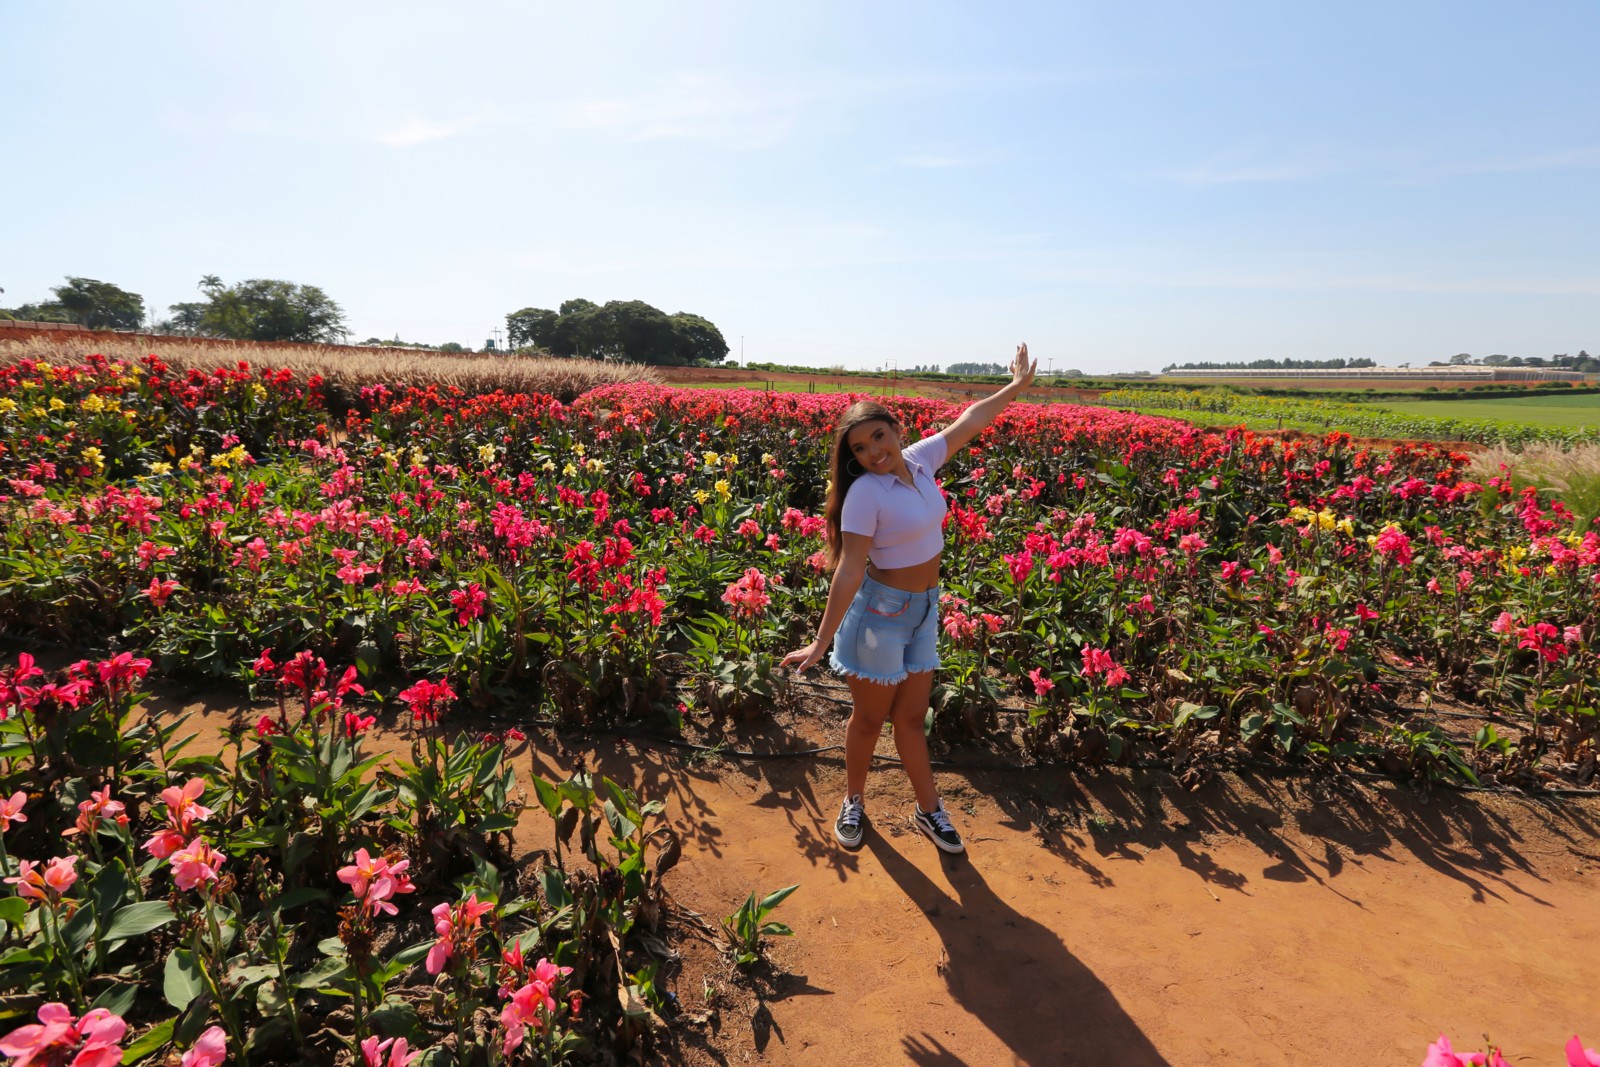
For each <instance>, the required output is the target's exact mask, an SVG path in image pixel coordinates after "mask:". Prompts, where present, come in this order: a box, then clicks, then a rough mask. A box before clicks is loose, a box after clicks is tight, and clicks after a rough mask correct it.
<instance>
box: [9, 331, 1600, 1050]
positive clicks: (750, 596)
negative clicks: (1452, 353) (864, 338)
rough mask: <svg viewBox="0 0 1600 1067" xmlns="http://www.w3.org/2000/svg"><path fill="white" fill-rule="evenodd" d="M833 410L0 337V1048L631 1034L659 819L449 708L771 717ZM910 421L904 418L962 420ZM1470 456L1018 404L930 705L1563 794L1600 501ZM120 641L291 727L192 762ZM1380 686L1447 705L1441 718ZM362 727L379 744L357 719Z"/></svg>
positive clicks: (967, 543) (794, 642) (815, 592)
mask: <svg viewBox="0 0 1600 1067" xmlns="http://www.w3.org/2000/svg"><path fill="white" fill-rule="evenodd" d="M849 402H850V398H849V397H847V396H830V395H799V394H769V393H758V392H751V391H694V390H675V389H670V388H665V387H661V386H657V385H652V384H647V383H638V384H625V385H612V386H605V387H601V388H598V389H594V390H591V391H588V392H586V393H584V394H583V395H582V396H580V397H578V398H577V399H576V400H574V401H573V402H572V403H570V404H563V403H561V402H559V401H557V400H555V399H553V398H552V397H550V396H547V395H540V394H521V393H506V392H488V393H481V392H475V391H474V390H471V389H468V388H462V387H461V386H450V385H432V386H428V387H426V388H418V387H399V386H395V387H392V388H391V387H390V386H388V385H384V384H378V383H373V384H368V385H366V386H364V387H360V388H359V390H356V389H352V388H350V387H348V386H345V387H342V388H341V389H339V390H338V391H337V394H336V395H334V391H333V390H331V389H330V388H329V387H328V383H327V382H325V381H324V380H323V379H320V378H318V377H315V376H312V377H301V376H299V375H296V374H295V373H293V372H290V371H282V370H270V369H256V368H251V367H249V366H247V365H244V364H240V365H237V366H234V367H220V368H217V369H214V370H209V371H206V370H201V369H192V370H189V371H186V372H179V371H175V370H173V369H172V368H170V367H168V366H167V365H165V364H164V363H162V362H161V360H159V359H157V358H155V357H148V358H145V359H142V360H137V361H131V362H130V361H122V360H107V359H104V358H100V357H89V358H87V359H84V360H82V361H80V362H76V363H71V364H62V365H52V364H50V363H45V362H39V361H37V360H33V359H24V360H21V361H19V362H16V363H13V364H10V365H7V366H5V367H0V440H3V441H4V442H5V444H4V445H3V446H0V447H3V451H0V512H3V514H4V516H5V522H4V525H3V527H0V629H3V630H4V631H6V632H7V633H8V634H10V635H12V636H15V637H22V638H27V639H29V640H32V641H33V642H35V645H34V646H33V647H34V651H35V653H37V654H38V655H40V656H41V657H42V656H43V655H44V650H46V649H54V648H64V649H65V650H66V654H65V655H64V656H60V657H58V658H59V659H60V660H61V664H62V665H61V666H60V667H59V669H56V670H45V669H43V668H41V667H40V666H38V665H37V663H36V660H35V658H34V656H33V655H30V654H27V653H22V654H18V655H13V656H10V657H8V658H7V659H6V660H4V661H0V711H3V712H4V713H5V718H4V721H3V722H0V796H5V797H9V798H10V799H9V800H6V801H4V804H3V806H0V822H3V823H5V826H6V832H5V834H4V838H3V841H4V845H5V847H6V850H7V851H6V853H5V854H4V855H3V856H0V864H3V865H4V866H5V868H6V873H7V875H9V876H10V879H11V881H12V883H13V885H14V887H15V890H16V892H15V894H14V895H11V896H7V897H4V898H0V920H3V922H4V924H5V926H4V929H5V932H4V938H3V940H0V986H4V987H5V988H6V990H7V991H8V993H11V994H15V995H16V996H17V997H18V998H20V1001H21V1002H24V1003H27V1004H28V1005H30V1007H29V1009H28V1011H29V1015H30V1017H32V1015H33V1013H34V1011H35V1009H37V1012H38V1019H39V1022H38V1024H37V1026H36V1028H35V1029H33V1030H30V1031H28V1033H27V1034H26V1035H25V1036H24V1037H18V1036H16V1035H15V1034H13V1036H12V1037H10V1038H0V1051H6V1052H8V1053H9V1054H12V1055H18V1053H17V1052H15V1051H13V1050H12V1048H11V1047H9V1046H8V1045H7V1044H6V1042H8V1041H9V1042H11V1044H12V1045H17V1044H18V1043H19V1042H23V1041H24V1040H26V1041H33V1042H35V1043H36V1044H37V1043H39V1042H45V1041H47V1040H48V1041H54V1042H57V1046H51V1047H59V1048H63V1049H65V1048H80V1049H90V1048H91V1044H92V1043H94V1042H100V1043H101V1045H100V1046H96V1047H106V1048H109V1047H112V1046H115V1047H118V1048H121V1049H122V1053H119V1055H124V1054H125V1055H124V1061H125V1062H133V1061H134V1060H137V1059H139V1058H141V1057H144V1056H148V1057H152V1060H153V1061H154V1059H153V1058H154V1057H156V1056H157V1055H158V1054H161V1053H162V1052H163V1050H165V1049H168V1048H175V1049H177V1050H180V1051H182V1052H184V1053H185V1055H186V1059H185V1062H186V1063H191V1064H193V1063H216V1062H220V1059H219V1058H216V1057H220V1056H221V1055H224V1054H225V1055H227V1056H228V1057H229V1060H230V1062H241V1063H243V1062H248V1061H249V1059H251V1058H254V1059H256V1060H257V1061H258V1062H282V1061H284V1059H285V1053H284V1050H285V1049H294V1048H300V1049H305V1048H310V1049H314V1050H316V1054H317V1055H318V1056H319V1057H321V1058H322V1059H324V1060H326V1061H329V1062H331V1061H332V1060H333V1059H334V1058H336V1057H337V1056H338V1055H341V1054H342V1055H345V1056H351V1057H354V1062H357V1063H365V1064H384V1065H391V1067H392V1065H395V1064H399V1065H401V1067H404V1065H405V1064H407V1063H413V1062H414V1063H419V1064H422V1063H426V1064H434V1063H452V1062H559V1061H561V1060H562V1059H567V1058H578V1059H581V1058H584V1057H587V1056H596V1055H598V1053H597V1051H596V1050H599V1049H605V1050H608V1054H615V1053H617V1052H618V1050H624V1051H625V1050H626V1049H629V1048H635V1047H637V1048H645V1047H647V1046H648V1044H649V1042H650V1040H651V1036H650V1035H651V1033H652V1031H653V1029H654V1028H655V1027H657V1026H658V1025H659V1019H660V1017H662V1016H666V1015H669V1014H670V1010H669V1004H668V1000H667V998H666V995H665V993H664V991H663V990H662V989H661V988H660V987H659V986H658V985H657V983H656V976H657V974H658V971H659V968H660V966H661V964H662V956H661V955H660V952H659V950H658V947H656V946H659V945H660V941H659V934H660V930H661V926H660V924H661V923H662V921H663V918H662V913H663V909H664V899H663V895H662V892H663V890H662V879H663V878H664V877H665V876H667V874H668V873H669V871H670V869H671V867H672V866H673V864H674V863H675V862H676V859H677V855H678V852H679V846H678V842H677V839H676V837H675V835H674V834H673V832H672V831H671V830H670V828H667V827H665V826H663V825H660V821H659V819H658V818H657V815H658V813H659V805H657V804H654V803H649V802H646V801H644V800H641V798H639V797H637V796H635V795H633V794H632V793H631V792H629V791H628V790H627V789H626V788H623V787H622V786H619V785H617V784H615V783H613V782H610V781H607V780H605V779H603V778H600V777H599V776H591V775H586V774H583V773H581V772H580V773H579V774H577V775H575V776H574V777H573V778H572V779H571V780H569V781H566V782H545V781H542V780H537V779H533V780H526V781H522V780H519V779H518V778H517V777H516V775H515V774H514V773H513V771H512V770H511V768H510V767H509V766H508V764H507V763H506V760H505V751H506V748H505V746H506V745H508V744H510V745H515V744H518V743H520V742H521V741H522V740H524V739H523V738H522V737H521V736H520V731H516V730H513V731H510V732H509V733H507V734H505V735H502V736H487V737H486V736H484V735H483V734H482V732H481V730H478V731H475V730H473V729H472V727H471V723H472V717H473V715H474V714H475V713H477V712H482V711H489V710H497V711H499V712H501V713H504V712H506V711H507V709H512V708H515V709H520V710H519V713H520V714H524V715H526V716H527V717H528V721H529V722H534V721H537V722H541V723H552V722H553V723H563V724H570V725H574V726H580V727H581V726H591V727H599V726H615V725H618V724H620V723H641V724H649V725H650V726H651V727H653V728H656V729H663V728H677V729H686V730H688V729H694V730H715V729H717V728H718V725H719V724H722V723H725V722H729V721H733V720H739V719H745V718H748V717H751V716H759V715H762V714H765V713H767V712H769V711H770V710H771V709H773V708H774V707H779V708H792V707H794V706H795V705H796V704H797V702H801V701H803V699H804V693H805V686H804V685H802V684H798V683H796V681H795V680H793V679H790V678H788V677H785V676H784V675H782V674H781V673H780V672H778V671H777V670H776V669H775V664H776V663H777V661H778V660H779V659H780V658H781V656H782V655H783V654H784V653H785V652H787V651H789V650H790V649H792V648H795V647H798V646H799V645H801V644H803V643H804V642H805V641H806V640H808V639H809V638H810V636H811V634H812V633H813V632H814V627H815V623H816V619H817V618H818V616H819V615H820V612H821V610H822V606H823V603H824V601H825V599H826V595H827V575H826V574H825V573H824V571H823V551H822V550H823V547H824V546H823V544H822V541H821V539H820V537H821V533H820V531H821V528H822V522H821V519H820V518H819V517H818V515H819V511H820V508H821V504H822V499H823V493H824V491H825V485H824V483H823V479H824V477H825V473H824V472H825V459H826V455H825V453H826V446H827V440H828V434H827V431H828V429H829V427H830V425H831V421H832V419H833V418H834V417H835V416H836V415H837V414H838V413H839V412H840V411H842V410H843V409H844V407H846V406H847V405H848V403H849ZM894 406H895V407H896V409H897V410H898V411H899V412H900V414H901V417H902V418H903V420H904V422H905V423H906V425H907V427H908V429H909V431H910V433H911V434H912V435H913V436H915V435H920V434H925V433H928V432H933V431H935V430H936V429H937V428H938V427H939V426H941V425H943V424H944V423H946V422H948V421H949V420H951V419H952V418H954V416H955V415H956V413H957V411H958V409H957V408H955V407H952V406H951V405H948V404H945V403H943V402H941V401H935V400H910V399H907V400H901V401H898V402H896V403H895V404H894ZM1465 463H1466V457H1464V456H1461V455H1457V454H1452V453H1451V452H1449V451H1448V450H1445V449H1441V448H1436V447H1432V446H1418V447H1400V448H1395V449H1393V450H1388V451H1376V450H1369V449H1365V448H1362V447H1360V446H1359V445H1358V443H1356V442H1354V441H1352V440H1351V439H1350V438H1349V437H1348V436H1346V435H1343V434H1331V435H1329V436H1328V437H1327V438H1326V439H1324V440H1321V441H1317V442H1314V443H1311V444H1305V443H1298V444H1285V443H1281V442H1279V441H1276V440H1274V439H1272V438H1270V437H1266V436H1257V435H1253V434H1250V433H1247V432H1244V431H1232V432H1228V433H1216V432H1209V431H1202V430H1198V429H1196V428H1194V427H1192V426H1189V425H1186V424H1184V423H1181V422H1178V421H1175V420H1170V419H1164V418H1155V417H1149V416H1141V415H1135V414H1129V413H1124V412H1116V411H1110V410H1106V409H1100V408H1079V407H1068V406H1062V405H1057V406H1039V405H1018V406H1016V407H1013V408H1012V409H1010V410H1008V412H1007V413H1006V414H1005V415H1003V416H1002V417H1001V419H1000V421H999V422H998V423H997V424H996V426H995V427H993V428H992V429H991V430H989V431H987V432H986V433H985V435H984V436H983V438H981V439H980V441H979V442H978V443H977V447H975V448H974V449H972V450H970V451H969V452H968V453H967V454H965V455H961V456H957V457H953V458H952V461H951V463H950V465H949V466H947V467H946V468H945V470H944V471H943V478H944V488H945V491H946V492H947V494H948V495H949V497H950V505H951V511H950V518H949V522H948V528H947V531H946V539H947V549H946V559H945V584H944V594H945V596H944V603H943V612H944V618H943V622H944V628H945V637H946V640H945V642H944V646H943V649H942V652H943V654H944V658H945V669H944V670H943V671H942V672H941V673H940V675H939V676H938V686H937V688H936V691H935V701H934V704H935V706H934V708H933V709H932V711H931V712H930V716H929V729H930V730H931V731H932V732H933V733H934V734H935V735H936V736H937V737H938V738H940V739H941V740H942V741H944V742H946V743H948V744H957V743H959V744H963V745H986V746H992V747H994V748H997V749H1002V750H1006V751H1013V750H1014V755H1015V756H1016V758H1018V759H1021V760H1025V761H1027V762H1031V763H1041V764H1060V765H1061V768H1062V773H1071V771H1072V770H1073V769H1075V768H1078V767H1084V766H1095V765H1102V764H1118V763H1124V764H1125V763H1131V762H1135V761H1137V762H1151V763H1156V764H1159V765H1161V766H1165V767H1169V768H1171V769H1172V770H1173V771H1174V772H1175V773H1178V774H1179V775H1181V776H1189V777H1191V778H1196V779H1198V778H1203V777H1204V776H1205V775H1206V774H1207V773H1209V772H1210V771H1211V770H1212V769H1214V768H1216V767H1219V766H1224V765H1226V764H1227V763H1228V762H1229V761H1232V760H1251V761H1263V760H1265V761H1272V762H1275V763H1278V764H1281V765H1285V766H1295V767H1301V768H1310V769H1312V770H1314V771H1316V772H1318V773H1324V774H1341V773H1350V772H1361V773H1382V774H1388V775H1394V776H1399V777H1403V778H1414V779H1419V780H1422V781H1428V782H1432V781H1453V782H1462V783H1493V784H1497V785H1511V786H1517V787H1522V788H1529V789H1536V788H1540V787H1544V786H1547V785H1552V784H1556V785H1562V786H1566V787H1583V786H1587V785H1588V783H1589V782H1590V781H1591V780H1592V777H1593V775H1594V770H1595V761H1596V746H1597V736H1600V719H1597V713H1596V700H1595V681H1594V679H1595V678H1596V677H1600V662H1597V655H1596V652H1595V645H1594V642H1595V639H1596V636H1597V626H1600V612H1597V597H1600V584H1597V583H1600V533H1597V532H1596V531H1594V530H1585V529H1580V528H1578V526H1577V523H1576V522H1575V521H1574V519H1573V517H1572V515H1571V513H1570V512H1568V511H1567V510H1566V509H1565V508H1564V507H1563V506H1562V505H1561V504H1559V503H1557V502H1554V501H1551V500H1549V499H1548V498H1547V497H1544V498H1542V497H1540V496H1539V495H1538V494H1536V493H1534V492H1531V491H1529V492H1518V491H1516V490H1515V489H1514V488H1513V486H1512V483H1511V481H1510V480H1509V478H1500V477H1493V478H1488V479H1486V480H1485V481H1484V482H1483V483H1482V484H1479V483H1478V482H1475V481H1473V480H1471V479H1470V478H1469V476H1468V474H1467V471H1466V466H1465ZM150 672H157V673H160V674H165V675H198V676H206V677H211V678H216V679H222V680H236V681H237V682H238V683H239V684H240V685H241V686H244V687H249V688H250V689H251V690H252V691H253V692H254V693H255V694H256V695H257V696H275V697H276V698H277V700H278V710H277V712H276V713H274V714H269V715H266V716H264V717H262V718H261V720H260V721H259V722H257V723H253V724H248V728H247V729H245V730H243V731H241V733H240V734H239V736H238V737H237V740H236V744H235V746H234V748H233V750H232V751H231V752H230V753H227V754H225V755H224V756H219V757H200V756H186V755H185V754H184V748H185V745H186V743H187V742H186V736H185V734H184V730H183V723H182V722H181V720H173V721H164V720H162V719H160V718H147V717H145V716H143V715H142V714H141V713H140V712H139V711H138V710H137V706H138V704H139V700H140V688H141V684H142V682H143V679H144V678H145V677H146V676H147V674H148V673H150ZM1402 690H1404V691H1406V692H1408V693H1409V692H1412V691H1420V692H1424V693H1426V694H1429V695H1430V696H1431V695H1432V694H1440V695H1441V696H1442V697H1447V698H1449V699H1450V700H1451V701H1452V702H1453V704H1454V705H1456V706H1460V707H1465V708H1470V709H1472V713H1473V714H1476V715H1478V716H1480V718H1478V719H1475V720H1471V721H1472V722H1473V724H1474V725H1473V727H1472V728H1469V729H1467V730H1466V731H1465V732H1464V733H1463V732H1462V731H1461V730H1452V729H1449V728H1447V727H1448V725H1449V724H1448V723H1447V722H1446V721H1445V720H1443V719H1441V718H1440V717H1437V716H1433V715H1429V714H1427V713H1425V711H1424V710H1423V709H1420V708H1417V707H1415V706H1414V702H1413V703H1412V704H1410V705H1408V706H1407V707H1405V708H1402V709H1400V710H1397V708H1399V704H1398V698H1399V697H1400V696H1401V693H1402ZM529 709H531V710H529ZM380 717H381V718H383V720H384V721H385V722H390V721H398V722H402V723H406V724H409V728H410V729H411V731H412V732H413V737H414V741H413V750H412V758H411V759H410V760H408V761H398V760H396V761H382V760H381V758H380V757H375V756H373V755H371V754H370V753H369V752H368V751H367V750H366V749H365V748H364V739H363V738H364V734H365V733H366V731H367V730H369V729H370V728H371V726H372V725H373V724H374V723H375V722H377V721H378V720H379V719H380ZM1474 730H1475V732H1474ZM524 806H528V807H531V808H535V809H542V810H544V811H545V812H546V813H547V814H548V815H549V816H550V818H552V819H553V820H554V821H555V826H556V829H557V832H558V840H559V841H560V842H563V843H565V846H566V850H565V852H564V851H563V849H562V848H561V847H558V848H557V849H556V850H555V854H554V856H553V857H551V859H550V862H549V863H548V864H546V865H543V866H541V867H538V868H519V867H517V866H516V865H515V864H513V863H512V857H511V856H510V854H509V851H510V840H509V835H508V831H509V829H510V828H511V826H512V825H514V823H515V820H516V817H517V815H518V813H519V812H520V811H521V810H522V809H523V807H524ZM96 1013H100V1014H96ZM113 1020H114V1022H113ZM17 1021H18V1022H19V1023H22V1022H26V1020H23V1019H18V1020H17ZM19 1033H20V1031H19ZM125 1038H127V1039H128V1040H124V1039H125ZM108 1042H109V1044H108ZM319 1042H320V1044H319ZM38 1047H40V1048H43V1047H45V1046H43V1045H39V1046H38ZM341 1049H343V1050H344V1051H343V1053H341V1051H340V1050H341ZM41 1061H46V1060H44V1059H43V1057H42V1055H41ZM85 1062H89V1061H85ZM95 1062H98V1061H95ZM107 1062H109V1061H107Z"/></svg>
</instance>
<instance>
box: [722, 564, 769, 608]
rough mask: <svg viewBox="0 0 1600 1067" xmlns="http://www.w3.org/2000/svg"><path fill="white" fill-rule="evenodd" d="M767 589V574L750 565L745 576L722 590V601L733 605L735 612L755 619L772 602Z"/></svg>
mask: <svg viewBox="0 0 1600 1067" xmlns="http://www.w3.org/2000/svg"><path fill="white" fill-rule="evenodd" d="M766 589H767V579H766V576H765V575H763V574H762V573H761V572H760V571H759V570H757V569H756V568H755V567H750V568H749V569H747V570H746V571H745V572H744V577H742V578H740V579H739V580H738V581H736V582H730V583H729V584H728V588H726V589H724V590H723V591H722V602H723V603H724V604H728V605H730V606H732V607H733V609H734V613H735V614H737V615H743V616H745V617H746V618H750V619H754V618H757V617H758V616H760V614H761V613H762V612H763V611H765V610H766V609H767V605H768V604H771V603H772V598H771V597H770V596H768V595H767V592H766Z"/></svg>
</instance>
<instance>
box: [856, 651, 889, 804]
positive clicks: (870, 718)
mask: <svg viewBox="0 0 1600 1067" xmlns="http://www.w3.org/2000/svg"><path fill="white" fill-rule="evenodd" d="M845 681H847V682H849V683H850V699H851V704H852V707H851V709H850V725H849V726H848V727H847V728H846V729H845V732H844V781H845V796H847V797H853V796H859V795H861V794H863V793H865V792H866V789H867V770H868V768H870V767H871V766H872V750H873V749H874V748H876V747H878V736H879V735H880V734H882V733H883V724H884V723H885V722H886V721H888V718H889V710H890V708H891V707H892V706H893V704H894V695H895V691H896V690H897V689H898V688H899V687H898V686H893V685H879V684H878V683H877V682H869V681H867V680H866V679H864V678H851V677H850V676H848V675H846V676H845Z"/></svg>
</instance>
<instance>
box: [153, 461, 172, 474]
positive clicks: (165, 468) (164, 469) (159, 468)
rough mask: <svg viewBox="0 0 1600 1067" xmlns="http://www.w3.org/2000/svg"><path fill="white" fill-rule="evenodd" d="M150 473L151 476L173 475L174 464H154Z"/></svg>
mask: <svg viewBox="0 0 1600 1067" xmlns="http://www.w3.org/2000/svg"><path fill="white" fill-rule="evenodd" d="M150 473H151V474H171V473H172V464H170V463H152V464H150Z"/></svg>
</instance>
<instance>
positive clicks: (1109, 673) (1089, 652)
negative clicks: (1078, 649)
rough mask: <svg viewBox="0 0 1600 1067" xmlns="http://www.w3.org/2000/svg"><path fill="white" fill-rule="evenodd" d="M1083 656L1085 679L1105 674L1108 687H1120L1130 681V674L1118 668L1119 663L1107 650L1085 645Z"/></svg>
mask: <svg viewBox="0 0 1600 1067" xmlns="http://www.w3.org/2000/svg"><path fill="white" fill-rule="evenodd" d="M1082 655H1083V676H1084V677H1085V678H1094V677H1095V676H1096V675H1102V674H1103V675H1104V676H1105V684H1106V685H1107V686H1118V685H1121V684H1122V683H1123V682H1126V681H1127V680H1128V672H1127V671H1126V670H1124V669H1123V668H1122V667H1120V666H1118V665H1117V661H1116V660H1114V659H1112V658H1111V653H1109V652H1107V651H1106V650H1105V649H1103V648H1094V647H1092V646H1090V645H1084V646H1083V649H1082Z"/></svg>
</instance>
